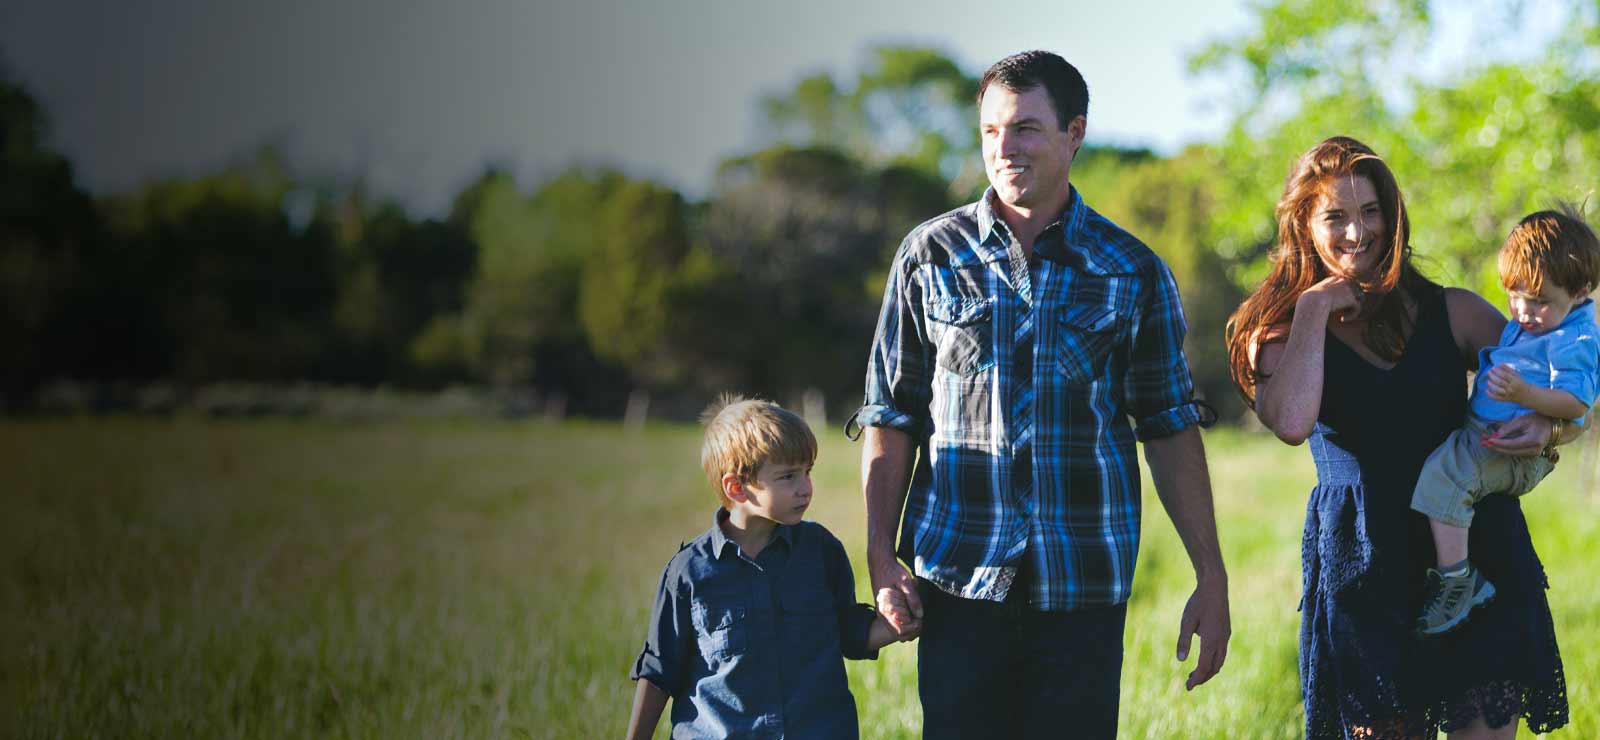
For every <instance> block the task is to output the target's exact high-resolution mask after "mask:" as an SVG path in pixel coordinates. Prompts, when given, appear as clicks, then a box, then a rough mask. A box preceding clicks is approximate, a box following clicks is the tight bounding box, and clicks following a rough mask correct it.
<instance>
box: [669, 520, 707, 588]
mask: <svg viewBox="0 0 1600 740" xmlns="http://www.w3.org/2000/svg"><path fill="white" fill-rule="evenodd" d="M715 530H716V527H714V526H713V527H711V528H709V529H707V530H706V531H704V532H701V533H700V534H698V535H696V536H695V537H693V538H691V539H687V540H684V541H683V542H682V543H680V544H679V545H678V551H677V552H676V553H674V554H673V556H672V558H671V559H670V560H668V561H667V567H666V572H665V573H664V574H663V575H664V577H665V580H666V581H667V582H668V583H669V584H670V583H677V582H680V581H687V582H693V581H697V580H701V579H704V578H706V577H708V576H709V575H710V574H711V572H712V569H713V568H714V567H715V565H716V560H717V553H716V552H715V549H716V546H715V545H714V544H713V540H714V539H715V538H714V537H713V534H714V532H715Z"/></svg>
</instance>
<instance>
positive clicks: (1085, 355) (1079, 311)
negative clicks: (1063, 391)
mask: <svg viewBox="0 0 1600 740" xmlns="http://www.w3.org/2000/svg"><path fill="white" fill-rule="evenodd" d="M1059 316H1060V320H1059V326H1058V327H1057V336H1056V364H1057V366H1058V367H1059V368H1060V370H1061V374H1062V376H1063V377H1064V378H1066V380H1067V384H1068V385H1088V384H1090V383H1093V382H1094V381H1095V379H1096V378H1097V377H1098V376H1099V375H1100V371H1101V370H1102V369H1103V368H1104V367H1105V366H1106V358H1107V357H1109V356H1110V355H1111V353H1112V352H1113V351H1114V350H1115V349H1116V347H1117V344H1118V342H1120V341H1121V340H1122V337H1123V335H1124V334H1125V333H1126V329H1127V324H1128V319H1127V317H1125V316H1123V315H1121V314H1118V313H1117V311H1116V310H1115V309H1113V308H1112V307H1110V306H1106V305H1103V304H1074V305H1070V306H1066V307H1064V308H1062V309H1061V311H1060V314H1059Z"/></svg>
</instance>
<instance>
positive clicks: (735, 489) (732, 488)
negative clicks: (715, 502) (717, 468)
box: [722, 473, 750, 503]
mask: <svg viewBox="0 0 1600 740" xmlns="http://www.w3.org/2000/svg"><path fill="white" fill-rule="evenodd" d="M722 495H724V496H727V497H728V500H729V501H732V502H734V503H744V502H745V501H747V500H749V498H750V494H749V493H747V492H745V490H744V481H742V480H739V474H738V473H723V474H722Z"/></svg>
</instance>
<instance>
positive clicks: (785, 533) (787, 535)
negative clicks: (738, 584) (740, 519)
mask: <svg viewBox="0 0 1600 740" xmlns="http://www.w3.org/2000/svg"><path fill="white" fill-rule="evenodd" d="M728 517H729V513H728V510H727V509H724V508H722V507H720V506H718V507H717V513H716V516H713V517H712V518H711V556H712V557H714V558H720V557H722V551H723V549H724V548H726V547H728V546H730V545H731V546H733V548H734V550H735V551H737V550H738V549H739V544H738V543H737V542H734V541H733V540H732V539H730V538H729V537H728V534H727V533H726V532H724V531H722V523H723V522H725V521H728ZM794 530H795V528H794V527H788V526H784V525H782V524H779V525H778V527H777V530H776V531H774V532H773V533H772V540H773V542H777V541H779V540H782V541H783V544H784V545H786V546H788V547H790V548H793V547H794Z"/></svg>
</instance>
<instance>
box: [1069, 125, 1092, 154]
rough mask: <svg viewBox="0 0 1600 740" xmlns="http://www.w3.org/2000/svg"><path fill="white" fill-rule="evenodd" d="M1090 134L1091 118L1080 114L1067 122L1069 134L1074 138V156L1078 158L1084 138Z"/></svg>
mask: <svg viewBox="0 0 1600 740" xmlns="http://www.w3.org/2000/svg"><path fill="white" fill-rule="evenodd" d="M1088 135H1089V119H1088V118H1087V117H1085V116H1078V117H1076V118H1074V119H1072V121H1071V122H1070V123H1068V124H1067V136H1068V137H1070V138H1071V139H1072V158H1073V159H1077V158H1078V150H1079V149H1082V148H1083V140H1084V139H1085V138H1087V137H1088Z"/></svg>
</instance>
